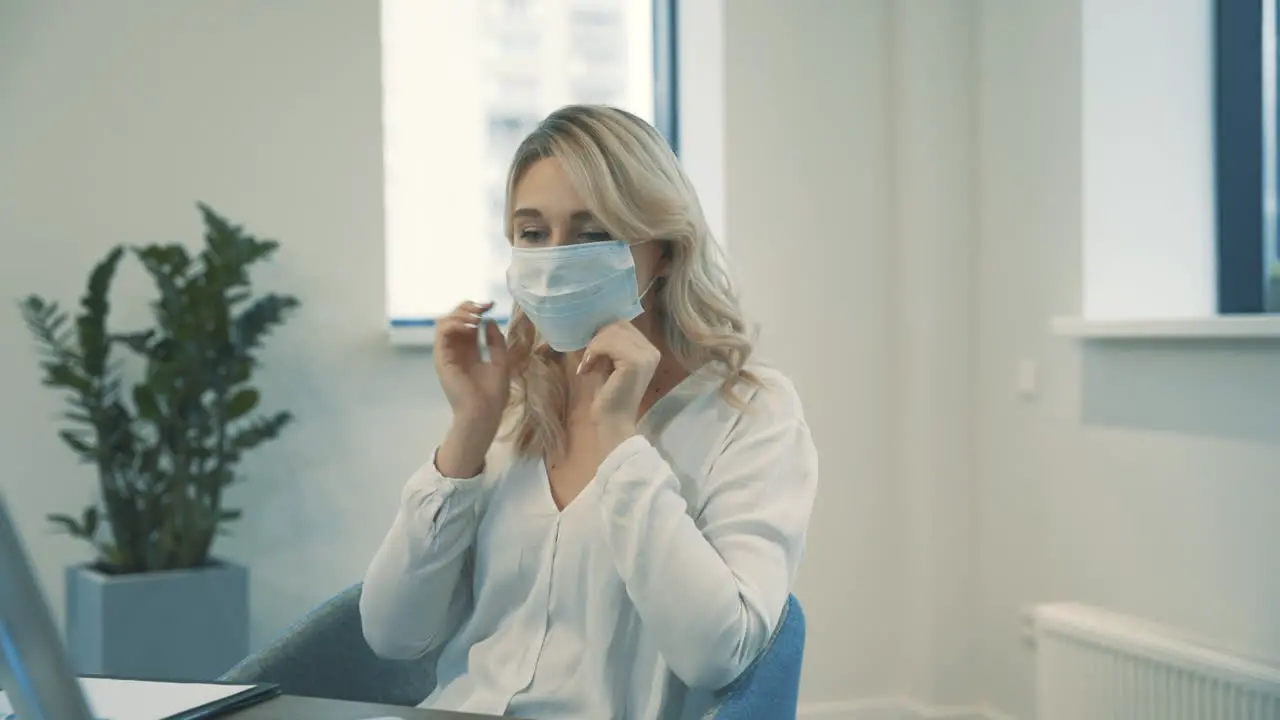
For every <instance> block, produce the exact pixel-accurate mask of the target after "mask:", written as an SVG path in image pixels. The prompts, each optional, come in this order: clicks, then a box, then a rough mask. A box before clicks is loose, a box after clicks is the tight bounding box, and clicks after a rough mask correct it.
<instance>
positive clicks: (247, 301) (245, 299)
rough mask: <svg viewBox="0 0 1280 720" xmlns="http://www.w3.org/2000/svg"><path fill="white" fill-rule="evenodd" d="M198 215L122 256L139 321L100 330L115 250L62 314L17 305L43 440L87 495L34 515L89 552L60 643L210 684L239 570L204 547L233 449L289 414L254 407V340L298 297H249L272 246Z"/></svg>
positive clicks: (210, 214) (73, 578) (128, 671)
mask: <svg viewBox="0 0 1280 720" xmlns="http://www.w3.org/2000/svg"><path fill="white" fill-rule="evenodd" d="M199 209H200V213H201V216H202V217H203V221H204V229H205V233H204V245H203V247H202V248H201V249H200V250H199V252H198V253H195V254H194V255H193V254H191V253H189V252H188V251H187V249H186V248H184V247H183V246H182V245H176V244H174V245H148V246H144V247H136V248H133V249H132V252H131V254H132V256H133V257H135V258H136V259H137V260H138V261H139V262H140V263H141V265H142V267H143V268H145V270H146V272H147V273H148V274H149V275H150V277H151V279H152V280H153V281H154V284H155V287H156V290H157V296H156V298H155V300H154V301H153V302H152V303H151V310H152V317H153V323H152V326H151V327H148V328H145V329H142V330H138V331H134V332H128V333H115V332H112V331H110V330H109V329H108V325H107V319H108V314H109V310H110V304H109V301H108V300H109V294H110V290H111V284H112V280H113V278H114V277H115V273H116V269H117V267H118V266H119V264H120V262H121V260H122V259H123V258H125V257H126V251H125V249H124V248H123V247H119V246H118V247H115V248H113V249H112V250H111V251H110V252H109V253H107V255H106V257H105V258H104V259H103V260H102V261H101V262H99V263H98V264H97V265H96V266H95V267H94V268H93V271H92V272H91V273H90V274H89V279H88V285H87V288H86V290H85V293H84V296H83V297H82V299H81V301H80V308H79V311H78V312H77V313H76V314H75V316H74V317H73V316H72V315H71V313H70V312H68V311H67V310H64V309H63V308H61V307H60V306H59V305H58V304H57V303H56V302H51V301H48V300H45V299H44V298H41V297H40V296H38V295H31V296H29V297H27V298H26V299H25V300H23V301H22V302H21V311H22V315H23V318H24V320H25V321H26V324H27V326H28V328H30V330H31V333H32V334H33V335H34V337H35V339H36V342H37V344H38V346H39V348H40V351H41V356H42V357H41V368H42V369H43V375H44V377H43V382H44V384H45V385H46V386H49V387H52V388H55V389H57V390H60V391H62V393H63V395H64V397H65V398H66V401H67V411H66V412H65V413H64V414H63V418H64V420H65V422H66V425H65V427H64V428H63V429H61V430H60V431H59V433H58V434H59V436H60V437H61V438H62V440H63V442H65V443H66V445H67V446H68V447H69V448H70V449H71V451H72V452H74V453H75V454H76V455H77V456H78V457H79V458H80V459H81V460H82V461H83V462H85V463H86V464H89V465H92V466H93V468H94V469H95V470H96V474H97V481H98V487H97V490H98V493H97V494H98V501H97V502H95V503H93V504H91V505H90V506H89V507H87V508H85V509H84V511H83V512H81V513H79V514H78V515H76V516H73V515H66V514H53V515H50V516H49V518H48V519H49V520H50V521H51V522H52V523H54V525H55V526H56V527H57V528H58V529H60V530H62V531H65V532H67V533H69V534H71V535H72V536H74V537H76V538H79V539H81V540H84V541H86V542H88V543H90V544H91V545H92V546H93V548H94V549H95V551H96V555H97V557H96V558H95V559H94V561H93V562H90V563H87V564H84V565H79V566H74V567H70V568H68V569H67V573H66V582H67V588H66V591H67V605H66V613H67V616H66V620H67V642H68V646H69V649H70V652H71V655H72V659H73V661H74V662H75V665H76V668H77V670H78V671H79V672H81V673H85V674H103V675H114V676H122V677H133V678H153V679H176V680H183V679H211V678H214V677H216V676H217V675H219V674H220V673H221V672H223V671H224V670H226V669H227V668H229V667H230V666H231V665H233V664H235V663H236V662H237V661H239V660H240V659H241V658H242V657H244V655H245V654H246V653H247V652H248V572H247V570H246V569H245V568H244V567H242V566H238V565H236V564H234V563H230V562H226V561H224V560H220V559H218V558H217V557H215V556H214V555H212V554H211V548H212V546H213V543H214V540H215V539H216V538H217V537H218V535H219V534H221V533H223V532H225V529H226V525H227V523H229V522H231V521H233V520H235V519H237V518H238V517H239V516H240V511H239V510H238V509H233V508H229V507H226V505H225V504H224V494H223V493H224V491H225V489H226V488H227V487H228V486H229V485H231V484H232V483H233V482H235V481H236V480H237V479H238V477H239V476H238V466H239V462H240V460H241V458H242V457H243V456H244V454H245V453H246V452H248V451H249V450H252V449H253V448H255V447H258V446H260V445H262V444H263V443H265V442H267V441H269V440H272V439H273V438H275V437H276V436H278V435H279V434H280V432H281V431H282V430H283V429H284V428H285V427H286V426H287V425H288V424H289V423H290V421H291V420H292V416H291V415H290V414H289V413H288V412H274V413H266V414H260V413H257V412H255V411H256V410H257V409H258V404H259V397H260V396H259V391H258V390H257V388H255V387H254V385H253V379H254V370H255V368H256V367H257V366H258V359H257V353H258V351H259V349H260V348H261V345H262V343H263V341H264V340H265V338H266V337H267V336H268V335H269V334H270V333H271V331H272V330H274V329H275V328H276V327H277V326H279V325H280V324H281V323H283V322H284V321H285V320H286V319H287V318H288V317H289V316H290V314H291V313H292V312H293V311H294V309H295V308H297V306H298V301H297V299H296V298H294V297H291V296H289V295H279V294H274V293H268V294H263V295H256V296H255V295H254V293H253V292H252V290H251V287H250V278H249V271H250V269H251V268H252V267H253V266H254V265H255V264H257V263H259V262H262V261H265V260H268V259H270V258H271V257H272V255H273V254H274V253H275V252H276V249H277V247H278V243H276V242H275V241H273V240H264V239H259V238H257V237H254V236H253V235H251V234H249V233H247V232H245V231H244V230H243V229H242V228H240V227H238V226H235V225H232V224H231V223H229V222H228V221H227V220H225V219H224V218H222V217H221V216H219V215H218V214H217V213H215V212H214V211H213V210H211V209H210V208H208V207H207V206H205V205H203V204H201V205H200V206H199ZM131 358H132V359H133V360H134V362H128V361H130V359H131ZM130 370H132V372H130Z"/></svg>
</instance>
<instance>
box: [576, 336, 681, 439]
mask: <svg viewBox="0 0 1280 720" xmlns="http://www.w3.org/2000/svg"><path fill="white" fill-rule="evenodd" d="M661 359H662V353H660V352H658V349H657V348H656V347H654V346H653V343H651V342H649V338H647V337H645V336H644V333H641V332H640V331H639V330H637V329H636V327H635V326H634V325H632V324H631V323H629V322H626V321H618V322H615V323H612V324H610V325H606V326H605V327H603V328H601V329H600V332H598V333H596V336H595V337H594V338H592V339H591V342H590V343H588V344H587V349H586V353H585V354H584V355H583V357H582V364H581V365H579V366H578V374H579V375H582V376H584V377H591V376H594V377H595V378H597V379H598V382H599V384H598V385H597V386H596V389H595V398H594V399H593V400H592V403H591V413H592V415H593V416H594V418H595V421H596V425H597V427H598V429H599V430H600V433H601V439H602V440H605V441H606V443H607V444H608V445H610V447H612V446H613V445H616V444H618V443H621V442H622V441H623V440H626V439H627V438H629V437H631V436H632V435H635V433H636V422H637V420H638V418H637V416H638V415H639V413H640V401H641V400H642V399H644V393H645V391H646V390H647V389H648V388H649V382H650V381H651V380H653V373H654V371H656V370H657V369H658V361H659V360H661Z"/></svg>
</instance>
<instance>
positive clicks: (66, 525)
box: [45, 513, 88, 538]
mask: <svg viewBox="0 0 1280 720" xmlns="http://www.w3.org/2000/svg"><path fill="white" fill-rule="evenodd" d="M45 519H46V520H48V521H49V522H51V523H53V524H54V525H57V526H58V529H59V530H61V531H62V532H64V533H66V534H68V535H71V536H72V537H78V538H87V537H88V535H87V533H86V532H85V529H84V528H83V527H82V526H81V525H80V523H79V521H77V520H76V519H75V518H73V517H71V516H70V515H59V514H57V513H53V514H50V515H46V516H45Z"/></svg>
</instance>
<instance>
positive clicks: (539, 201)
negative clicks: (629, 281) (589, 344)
mask: <svg viewBox="0 0 1280 720" xmlns="http://www.w3.org/2000/svg"><path fill="white" fill-rule="evenodd" d="M512 200H513V202H512V203H511V206H512V208H513V209H512V213H511V238H512V242H513V243H514V244H515V246H516V247H518V248H543V247H561V246H564V245H575V244H578V243H591V242H608V241H612V240H626V241H630V240H631V238H615V237H613V236H612V235H610V234H609V231H608V230H605V228H604V225H603V224H601V223H600V221H598V220H596V219H595V217H593V216H592V215H591V211H589V210H587V206H586V203H585V202H583V200H582V196H580V195H579V194H578V191H577V190H576V189H575V188H574V187H573V183H572V182H570V180H569V175H568V174H567V173H566V172H565V171H564V166H563V165H562V164H561V163H560V160H559V159H557V158H553V157H552V158H543V159H542V160H539V161H537V162H535V163H534V164H533V165H531V166H530V167H529V169H528V170H526V171H525V173H524V176H523V177H521V178H520V181H519V182H518V183H516V187H515V190H514V197H513V198H512ZM631 256H632V257H633V258H634V259H635V264H636V283H637V284H638V286H639V287H640V289H641V290H643V289H644V288H647V287H649V284H650V282H651V281H652V280H653V278H654V277H655V275H656V274H657V273H658V272H659V271H660V270H661V269H662V268H661V264H662V246H661V244H660V243H652V242H649V243H636V244H632V245H631ZM646 306H647V303H646Z"/></svg>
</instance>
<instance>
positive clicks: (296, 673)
mask: <svg viewBox="0 0 1280 720" xmlns="http://www.w3.org/2000/svg"><path fill="white" fill-rule="evenodd" d="M359 604H360V585H353V586H351V587H349V588H347V589H346V590H343V591H342V592H340V593H338V594H337V595H335V596H333V597H332V598H330V599H329V600H327V601H326V602H325V603H324V604H322V605H321V606H320V607H318V608H316V609H315V610H313V611H312V612H311V613H309V614H308V615H307V616H306V617H304V618H302V620H300V621H298V622H297V623H296V624H294V625H293V627H291V628H289V629H288V630H286V631H285V633H284V635H282V636H281V637H280V638H278V639H277V640H276V641H275V642H273V643H272V644H271V645H269V646H267V647H266V648H264V649H262V650H261V651H259V652H257V653H255V654H254V655H251V656H249V657H247V658H245V659H244V660H243V661H242V662H240V663H239V664H237V665H236V666H235V667H233V668H231V670H229V671H227V673H226V674H225V675H223V676H222V680H223V681H225V682H236V683H257V682H269V683H274V684H276V685H279V686H280V689H281V691H283V692H284V694H286V695H304V696H307V697H322V698H333V699H337V700H354V701H359V702H368V703H383V704H387V705H400V706H407V707H413V706H415V705H417V704H419V703H421V702H422V701H423V700H425V699H426V698H427V696H428V695H430V694H431V690H432V689H433V688H434V687H435V684H436V680H435V670H436V654H435V653H431V654H428V655H426V656H425V657H422V658H419V659H417V660H383V659H381V658H379V657H378V656H376V655H374V654H373V651H372V650H370V649H369V645H368V643H366V642H365V640H364V633H363V631H362V630H361V629H360V607H359Z"/></svg>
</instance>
